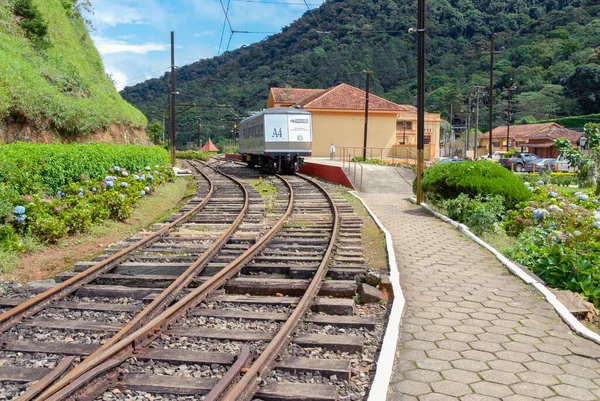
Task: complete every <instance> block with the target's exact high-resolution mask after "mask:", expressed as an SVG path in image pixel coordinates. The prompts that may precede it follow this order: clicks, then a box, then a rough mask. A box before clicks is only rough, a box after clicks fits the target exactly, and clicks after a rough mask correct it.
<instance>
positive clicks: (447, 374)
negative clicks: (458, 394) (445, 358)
mask: <svg viewBox="0 0 600 401" xmlns="http://www.w3.org/2000/svg"><path fill="white" fill-rule="evenodd" d="M442 376H444V379H446V380H451V381H455V382H458V383H464V384H470V383H475V382H478V381H481V378H480V377H479V376H478V375H477V374H475V373H473V372H470V371H468V370H463V369H450V370H445V371H443V372H442Z"/></svg>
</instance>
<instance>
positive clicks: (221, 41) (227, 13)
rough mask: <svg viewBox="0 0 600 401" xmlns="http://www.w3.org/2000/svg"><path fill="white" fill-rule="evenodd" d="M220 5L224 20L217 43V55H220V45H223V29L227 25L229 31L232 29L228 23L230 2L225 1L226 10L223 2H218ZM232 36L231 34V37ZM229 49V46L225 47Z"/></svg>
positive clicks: (229, 22) (221, 0)
mask: <svg viewBox="0 0 600 401" xmlns="http://www.w3.org/2000/svg"><path fill="white" fill-rule="evenodd" d="M219 2H220V3H221V8H222V9H223V13H225V20H224V21H223V28H222V29H221V40H220V41H219V50H218V52H217V55H219V54H221V45H222V44H223V37H224V36H225V27H226V26H227V24H229V30H230V31H231V32H233V28H232V27H231V21H229V6H230V5H231V0H228V1H227V9H225V5H224V4H223V0H219ZM231 36H233V33H232V35H231ZM231 36H230V37H229V42H231ZM227 48H229V45H227Z"/></svg>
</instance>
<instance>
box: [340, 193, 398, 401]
mask: <svg viewBox="0 0 600 401" xmlns="http://www.w3.org/2000/svg"><path fill="white" fill-rule="evenodd" d="M350 193H351V194H352V195H354V196H355V197H356V198H358V200H360V201H361V203H362V204H363V206H364V207H365V209H367V212H369V214H370V215H371V217H372V218H373V220H375V223H376V224H377V225H378V226H379V228H380V229H381V231H383V233H384V234H385V245H386V248H387V254H388V264H389V266H390V281H391V282H392V288H393V290H394V300H393V301H392V309H391V311H390V314H389V321H388V324H387V328H386V330H385V334H384V337H383V343H382V344H381V351H380V352H379V359H378V360H377V371H376V372H375V378H374V379H373V383H372V384H371V390H370V391H369V398H368V400H367V401H382V400H385V399H386V398H387V391H388V386H389V385H390V379H391V377H392V372H393V371H394V357H395V356H396V346H397V344H398V336H399V335H400V322H401V320H402V314H403V313H404V304H405V299H404V294H403V293H402V288H401V287H400V273H399V272H398V265H397V264H396V254H395V253H394V243H393V241H392V235H391V234H390V232H389V231H388V230H386V228H385V227H384V226H383V224H381V221H380V220H379V219H378V218H377V216H375V213H373V211H372V210H371V209H370V208H369V206H367V204H366V203H365V201H364V200H362V199H361V197H360V196H358V195H357V193H356V192H355V191H350Z"/></svg>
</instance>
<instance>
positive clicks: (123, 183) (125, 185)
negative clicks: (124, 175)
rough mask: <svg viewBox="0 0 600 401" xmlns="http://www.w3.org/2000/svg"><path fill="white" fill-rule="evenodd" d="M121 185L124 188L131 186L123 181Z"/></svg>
mask: <svg viewBox="0 0 600 401" xmlns="http://www.w3.org/2000/svg"><path fill="white" fill-rule="evenodd" d="M121 186H122V187H123V188H127V187H128V186H129V184H127V183H126V182H122V183H121Z"/></svg>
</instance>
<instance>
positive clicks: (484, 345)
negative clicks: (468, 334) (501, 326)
mask: <svg viewBox="0 0 600 401" xmlns="http://www.w3.org/2000/svg"><path fill="white" fill-rule="evenodd" d="M469 345H470V346H471V347H472V348H473V349H476V350H479V351H487V352H497V351H502V350H503V349H504V348H502V346H501V345H500V344H497V343H494V342H490V341H474V342H472V343H469Z"/></svg>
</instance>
